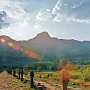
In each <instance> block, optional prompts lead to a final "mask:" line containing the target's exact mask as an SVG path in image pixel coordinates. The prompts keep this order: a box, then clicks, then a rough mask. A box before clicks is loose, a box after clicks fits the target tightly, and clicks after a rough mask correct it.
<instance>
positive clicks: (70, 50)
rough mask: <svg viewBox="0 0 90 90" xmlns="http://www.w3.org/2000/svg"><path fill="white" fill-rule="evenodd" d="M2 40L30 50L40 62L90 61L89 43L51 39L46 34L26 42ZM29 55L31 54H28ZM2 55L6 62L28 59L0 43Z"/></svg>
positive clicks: (21, 53)
mask: <svg viewBox="0 0 90 90" xmlns="http://www.w3.org/2000/svg"><path fill="white" fill-rule="evenodd" d="M2 38H4V39H5V40H7V41H9V42H13V43H14V44H16V45H20V46H21V47H22V48H23V50H32V51H33V52H35V53H37V54H38V55H39V56H40V58H39V59H40V60H43V61H46V62H48V61H50V62H52V61H55V60H62V59H71V60H72V61H73V62H75V63H78V62H80V63H89V60H90V42H89V41H77V40H73V39H71V40H66V39H57V38H53V37H51V36H50V35H49V34H48V33H47V32H42V33H40V34H38V35H37V36H36V37H35V38H33V39H30V40H27V41H15V40H12V39H11V38H9V37H6V36H0V40H1V39H2ZM30 54H32V53H31V52H30ZM3 55H4V56H5V55H6V57H9V59H7V60H6V61H8V60H10V58H12V57H15V59H16V58H17V59H19V58H21V57H22V58H23V57H24V58H23V59H25V57H28V56H25V54H24V52H22V51H18V50H16V49H13V48H11V47H8V46H7V45H6V44H1V43H0V57H2V56H3ZM35 55H36V54H34V56H35ZM29 58H30V57H29ZM31 58H32V55H31ZM15 59H14V60H15ZM28 60H29V59H28ZM11 61H12V60H11ZM11 61H10V62H11ZM20 62H22V60H20ZM24 63H27V61H26V62H25V61H24Z"/></svg>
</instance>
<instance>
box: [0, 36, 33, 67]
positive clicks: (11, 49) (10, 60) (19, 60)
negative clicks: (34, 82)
mask: <svg viewBox="0 0 90 90" xmlns="http://www.w3.org/2000/svg"><path fill="white" fill-rule="evenodd" d="M22 50H24V49H23V48H22V47H21V46H20V44H19V43H18V42H17V41H15V40H13V39H11V38H9V37H8V36H0V67H2V66H23V65H26V64H31V63H33V62H34V60H35V59H32V57H29V56H27V55H26V53H25V52H23V51H22Z"/></svg>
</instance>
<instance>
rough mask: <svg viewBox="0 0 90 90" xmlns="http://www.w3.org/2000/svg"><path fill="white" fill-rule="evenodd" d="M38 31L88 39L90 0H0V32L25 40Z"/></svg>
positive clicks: (63, 36) (89, 38) (89, 30)
mask: <svg viewBox="0 0 90 90" xmlns="http://www.w3.org/2000/svg"><path fill="white" fill-rule="evenodd" d="M41 32H48V33H49V34H50V35H51V36H52V37H57V38H59V39H75V40H80V41H83V40H86V41H90V0H0V36H1V35H7V36H9V37H11V38H12V39H15V40H28V39H31V38H33V37H35V36H36V35H37V34H38V33H41Z"/></svg>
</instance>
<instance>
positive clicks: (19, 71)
mask: <svg viewBox="0 0 90 90" xmlns="http://www.w3.org/2000/svg"><path fill="white" fill-rule="evenodd" d="M20 74H21V69H20V67H19V68H18V79H20V78H21V76H20Z"/></svg>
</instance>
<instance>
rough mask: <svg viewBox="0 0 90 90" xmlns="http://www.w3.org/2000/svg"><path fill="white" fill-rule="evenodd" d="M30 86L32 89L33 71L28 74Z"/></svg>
mask: <svg viewBox="0 0 90 90" xmlns="http://www.w3.org/2000/svg"><path fill="white" fill-rule="evenodd" d="M30 86H31V88H33V87H34V72H33V71H31V72H30Z"/></svg>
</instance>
